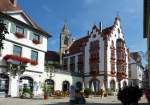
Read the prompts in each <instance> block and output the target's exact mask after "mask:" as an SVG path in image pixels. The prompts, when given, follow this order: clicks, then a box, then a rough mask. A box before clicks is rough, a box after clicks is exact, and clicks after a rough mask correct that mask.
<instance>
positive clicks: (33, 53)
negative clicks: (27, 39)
mask: <svg viewBox="0 0 150 105" xmlns="http://www.w3.org/2000/svg"><path fill="white" fill-rule="evenodd" d="M31 59H32V60H33V61H38V52H37V51H33V50H32V51H31Z"/></svg>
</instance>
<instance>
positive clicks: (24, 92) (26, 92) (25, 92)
mask: <svg viewBox="0 0 150 105" xmlns="http://www.w3.org/2000/svg"><path fill="white" fill-rule="evenodd" d="M19 93H20V96H21V98H32V97H33V90H32V89H29V88H23V89H19Z"/></svg>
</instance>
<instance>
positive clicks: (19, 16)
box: [10, 13, 31, 25]
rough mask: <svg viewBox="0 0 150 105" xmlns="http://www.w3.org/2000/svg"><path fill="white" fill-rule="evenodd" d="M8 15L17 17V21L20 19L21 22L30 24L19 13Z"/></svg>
mask: <svg viewBox="0 0 150 105" xmlns="http://www.w3.org/2000/svg"><path fill="white" fill-rule="evenodd" d="M10 16H11V17H13V18H15V19H17V20H19V21H22V22H24V23H26V24H28V25H29V24H30V23H29V21H28V20H27V18H26V17H25V16H24V15H23V14H21V13H15V14H11V15H10ZM30 25H31V24H30Z"/></svg>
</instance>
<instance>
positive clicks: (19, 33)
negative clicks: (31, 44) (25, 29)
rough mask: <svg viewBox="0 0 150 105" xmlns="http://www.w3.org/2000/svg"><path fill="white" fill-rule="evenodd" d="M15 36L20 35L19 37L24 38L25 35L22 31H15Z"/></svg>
mask: <svg viewBox="0 0 150 105" xmlns="http://www.w3.org/2000/svg"><path fill="white" fill-rule="evenodd" d="M15 36H16V37H18V38H23V37H24V34H23V33H21V32H16V33H15Z"/></svg>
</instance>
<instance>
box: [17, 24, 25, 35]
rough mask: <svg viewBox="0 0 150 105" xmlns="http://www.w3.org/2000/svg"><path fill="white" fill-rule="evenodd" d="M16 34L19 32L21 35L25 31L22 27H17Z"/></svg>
mask: <svg viewBox="0 0 150 105" xmlns="http://www.w3.org/2000/svg"><path fill="white" fill-rule="evenodd" d="M16 32H19V33H22V34H23V33H24V29H23V28H22V27H20V26H16Z"/></svg>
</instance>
